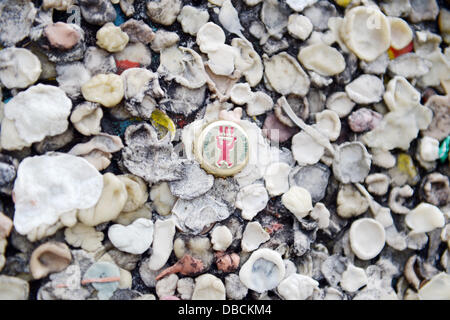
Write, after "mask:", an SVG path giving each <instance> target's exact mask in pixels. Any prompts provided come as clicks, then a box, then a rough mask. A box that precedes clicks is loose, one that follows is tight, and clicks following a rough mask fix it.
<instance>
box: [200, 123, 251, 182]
mask: <svg viewBox="0 0 450 320" xmlns="http://www.w3.org/2000/svg"><path fill="white" fill-rule="evenodd" d="M195 156H196V157H197V160H198V161H199V162H200V164H201V166H202V168H203V169H205V170H206V171H207V172H209V173H211V174H214V175H216V176H220V177H226V176H231V175H234V174H236V173H238V172H239V171H241V170H242V169H243V168H244V167H245V166H246V165H247V162H248V158H249V140H248V136H247V133H246V132H245V131H244V129H242V127H241V126H239V125H238V124H237V123H235V122H232V121H225V120H222V121H215V122H213V123H211V124H209V125H208V126H206V127H205V128H204V129H203V131H202V132H201V133H200V136H199V138H198V139H197V141H196V144H195Z"/></svg>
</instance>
